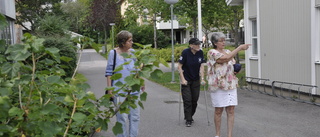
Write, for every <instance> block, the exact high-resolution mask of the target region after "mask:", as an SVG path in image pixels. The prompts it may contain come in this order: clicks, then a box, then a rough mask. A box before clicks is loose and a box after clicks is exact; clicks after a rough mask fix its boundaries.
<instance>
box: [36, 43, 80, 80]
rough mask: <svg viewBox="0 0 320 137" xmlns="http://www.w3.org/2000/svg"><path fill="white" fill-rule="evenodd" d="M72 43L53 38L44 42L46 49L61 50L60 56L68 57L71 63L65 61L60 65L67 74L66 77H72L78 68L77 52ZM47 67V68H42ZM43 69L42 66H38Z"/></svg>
mask: <svg viewBox="0 0 320 137" xmlns="http://www.w3.org/2000/svg"><path fill="white" fill-rule="evenodd" d="M71 44H72V43H71V42H69V40H67V39H61V38H60V39H57V38H53V37H47V38H46V40H45V41H44V42H43V45H44V46H45V47H46V48H58V49H59V50H60V52H59V54H60V56H61V57H68V58H70V61H68V62H66V61H63V62H61V63H60V65H61V68H63V69H64V71H65V72H66V77H71V76H72V74H73V72H74V70H75V68H76V67H77V56H76V55H77V52H76V47H75V46H73V45H71ZM48 58H49V59H50V57H49V56H48ZM42 67H47V66H42ZM38 68H39V69H41V66H38Z"/></svg>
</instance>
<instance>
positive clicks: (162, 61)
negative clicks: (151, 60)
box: [160, 58, 169, 67]
mask: <svg viewBox="0 0 320 137" xmlns="http://www.w3.org/2000/svg"><path fill="white" fill-rule="evenodd" d="M160 63H161V64H163V65H164V66H165V67H169V64H168V63H167V61H165V60H164V59H163V58H160Z"/></svg>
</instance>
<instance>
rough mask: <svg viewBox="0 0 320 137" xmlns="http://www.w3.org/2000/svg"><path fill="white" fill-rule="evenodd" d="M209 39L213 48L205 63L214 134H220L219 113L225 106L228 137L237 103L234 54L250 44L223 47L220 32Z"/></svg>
mask: <svg viewBox="0 0 320 137" xmlns="http://www.w3.org/2000/svg"><path fill="white" fill-rule="evenodd" d="M211 41H212V43H213V46H214V49H211V50H209V51H208V54H207V55H208V62H207V65H208V84H209V91H211V101H212V105H213V107H214V108H215V112H214V123H215V129H216V135H215V136H216V137H219V136H220V126H221V115H222V112H223V109H224V108H225V109H226V113H227V121H228V122H227V125H228V137H232V129H233V123H234V108H235V106H236V105H238V99H237V86H238V78H237V77H236V75H235V74H236V73H235V72H234V70H233V64H235V60H234V56H235V55H236V54H237V53H238V52H239V51H241V50H247V49H248V48H249V46H250V44H243V45H240V46H238V47H237V48H236V49H235V50H233V51H230V50H228V49H225V35H224V34H223V33H221V32H215V33H213V34H212V36H211Z"/></svg>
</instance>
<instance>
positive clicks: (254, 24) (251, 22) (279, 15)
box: [226, 0, 320, 95]
mask: <svg viewBox="0 0 320 137" xmlns="http://www.w3.org/2000/svg"><path fill="white" fill-rule="evenodd" d="M226 2H227V4H228V5H231V6H232V5H239V4H240V5H243V6H244V24H245V43H251V44H252V46H251V47H250V48H249V49H248V50H247V51H246V60H245V63H246V76H247V77H255V78H262V79H269V80H271V81H283V82H288V83H297V84H305V85H314V86H317V87H318V89H316V90H313V91H312V94H317V95H319V94H320V93H319V88H320V0H226Z"/></svg>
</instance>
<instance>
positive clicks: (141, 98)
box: [140, 92, 148, 101]
mask: <svg viewBox="0 0 320 137" xmlns="http://www.w3.org/2000/svg"><path fill="white" fill-rule="evenodd" d="M147 95H148V94H147V92H142V93H141V95H140V100H141V101H146V100H147Z"/></svg>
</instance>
